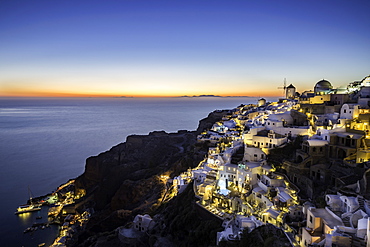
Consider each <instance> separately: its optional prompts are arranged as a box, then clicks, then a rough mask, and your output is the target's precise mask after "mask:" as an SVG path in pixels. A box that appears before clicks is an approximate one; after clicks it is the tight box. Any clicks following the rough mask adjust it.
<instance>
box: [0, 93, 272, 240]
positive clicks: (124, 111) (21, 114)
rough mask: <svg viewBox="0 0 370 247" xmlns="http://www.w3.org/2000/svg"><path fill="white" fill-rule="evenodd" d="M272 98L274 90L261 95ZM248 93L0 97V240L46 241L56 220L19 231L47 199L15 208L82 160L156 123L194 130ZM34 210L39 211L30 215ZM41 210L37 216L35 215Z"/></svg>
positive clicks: (76, 169) (63, 178) (70, 173)
mask: <svg viewBox="0 0 370 247" xmlns="http://www.w3.org/2000/svg"><path fill="white" fill-rule="evenodd" d="M265 99H267V100H268V101H276V98H267V97H266V98H265ZM257 100H258V98H255V97H179V98H125V97H122V98H0V182H1V183H0V185H1V186H0V198H1V201H0V215H1V217H0V219H1V222H0V246H7V247H12V246H17V247H20V246H38V245H39V244H41V243H45V246H49V245H51V244H52V243H53V241H54V239H55V237H56V236H57V234H58V231H59V229H58V226H56V225H53V226H51V227H49V228H45V229H39V230H37V231H34V232H32V233H23V231H24V230H25V229H26V228H27V227H30V226H31V225H32V224H33V223H40V222H46V221H47V210H48V208H47V207H45V206H44V207H43V208H42V210H41V211H38V212H33V213H27V214H22V215H15V214H14V212H15V210H16V208H17V207H18V206H19V205H21V204H25V203H26V202H27V199H28V198H29V195H30V193H29V192H31V193H32V195H33V196H34V197H36V196H41V195H45V194H48V193H50V192H52V191H55V190H56V188H57V187H58V186H59V185H61V184H63V183H65V182H67V181H68V180H69V179H72V178H76V177H78V176H79V175H80V174H82V173H83V171H84V167H85V160H86V158H88V157H90V156H95V155H98V154H99V153H101V152H104V151H107V150H109V149H110V148H111V147H113V146H115V145H117V144H119V143H122V142H125V140H126V137H127V136H129V135H133V134H138V135H146V134H148V133H149V132H152V131H155V130H164V131H166V132H177V131H178V130H196V128H197V126H198V122H199V120H200V119H203V118H205V117H207V115H208V114H209V113H210V112H212V111H214V110H221V109H233V108H235V107H237V106H239V105H240V104H251V103H252V104H256V103H257ZM36 217H38V219H36ZM40 217H42V218H41V219H40Z"/></svg>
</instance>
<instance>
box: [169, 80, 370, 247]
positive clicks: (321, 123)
mask: <svg viewBox="0 0 370 247" xmlns="http://www.w3.org/2000/svg"><path fill="white" fill-rule="evenodd" d="M284 89H285V90H286V91H285V93H286V94H285V98H284V99H280V100H279V101H278V102H274V103H266V100H265V99H260V100H259V101H258V103H257V105H241V106H239V107H237V108H235V109H233V110H230V111H228V112H227V114H225V115H224V117H223V118H222V120H221V121H219V122H216V123H214V125H213V126H212V127H211V128H210V129H209V130H205V131H204V132H203V133H201V134H200V135H199V136H198V137H197V139H198V142H200V143H207V144H208V146H209V150H208V154H207V156H206V157H205V159H204V160H203V161H201V162H200V164H199V165H198V167H196V168H195V169H192V170H189V171H187V172H186V173H184V174H182V175H180V176H178V177H175V178H174V179H173V185H174V186H175V187H176V188H178V191H179V193H181V191H182V190H183V188H184V187H185V186H186V185H187V184H189V182H190V180H193V181H194V183H193V185H194V192H195V194H196V196H197V198H198V199H199V201H198V205H199V206H200V207H203V208H204V209H206V210H208V211H209V212H210V213H212V214H214V215H215V217H219V218H220V219H222V220H223V222H224V223H223V227H224V231H222V232H219V233H218V234H217V243H219V242H220V241H233V240H237V239H240V236H241V234H242V232H243V230H247V231H252V230H253V229H255V228H256V227H258V226H261V225H263V224H266V223H270V224H273V225H275V226H276V227H279V228H281V229H282V230H283V231H284V232H285V234H286V236H287V238H288V239H289V241H290V243H291V244H292V245H294V246H302V247H307V246H328V247H329V246H367V247H370V220H369V215H370V163H369V162H370V134H369V125H370V76H368V77H366V78H364V79H363V80H362V81H357V82H353V83H350V84H349V85H348V86H347V87H340V88H337V89H334V88H333V86H332V85H331V83H330V82H328V81H327V80H321V81H319V82H317V83H316V85H315V87H314V90H309V91H305V92H303V93H301V94H299V93H297V92H296V90H295V87H294V86H293V85H289V86H288V87H285V88H284ZM298 137H299V138H298ZM294 140H301V143H300V145H301V146H300V148H298V149H297V148H295V149H294V151H292V152H293V153H292V154H291V156H292V157H293V158H290V159H287V160H282V161H281V164H279V166H280V167H279V168H280V169H279V171H280V172H277V170H276V167H275V166H274V165H276V164H274V165H272V164H270V163H269V162H268V161H267V156H268V155H269V153H270V152H271V150H272V149H276V148H283V147H284V146H287V145H288V146H289V143H290V142H292V143H293V141H294ZM282 171H285V172H282ZM318 195H319V196H321V198H324V199H322V203H321V207H319V206H318V205H319V203H318V200H317V199H318V198H317V196H318ZM314 203H316V204H314ZM315 205H316V207H315Z"/></svg>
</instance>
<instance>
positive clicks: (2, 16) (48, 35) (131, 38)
mask: <svg viewBox="0 0 370 247" xmlns="http://www.w3.org/2000/svg"><path fill="white" fill-rule="evenodd" d="M369 9H370V1H368V0H362V1H356V0H353V1H349V0H344V1H342V0H310V1H309V0H290V1H289V0H270V1H267V0H266V1H264V0H261V1H257V0H210V1H207V0H197V1H191V0H169V1H162V0H152V1H141V0H135V1H134V0H115V1H95V0H89V1H72V0H71V1H69V0H59V1H58V0H56V1H51V0H47V1H29V0H3V1H0V96H104V95H105V96H181V95H200V94H215V95H224V96H233V95H247V96H278V95H281V94H282V90H281V89H277V87H279V86H282V84H283V81H284V78H286V79H287V83H288V84H290V83H292V84H293V85H295V86H296V87H297V90H298V91H303V90H308V89H312V88H313V86H314V85H315V83H316V82H317V81H319V80H321V79H323V78H325V79H327V80H329V81H330V82H331V83H332V84H333V86H334V87H339V86H342V85H347V84H348V83H349V82H352V81H355V80H361V79H363V78H364V77H365V76H367V75H369V74H370V15H369Z"/></svg>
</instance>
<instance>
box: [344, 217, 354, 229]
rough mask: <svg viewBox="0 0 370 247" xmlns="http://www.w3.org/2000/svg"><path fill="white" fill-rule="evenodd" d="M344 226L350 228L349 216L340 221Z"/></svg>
mask: <svg viewBox="0 0 370 247" xmlns="http://www.w3.org/2000/svg"><path fill="white" fill-rule="evenodd" d="M342 221H343V224H344V226H347V227H352V226H351V223H350V222H349V221H350V216H346V217H344V218H343V219H342Z"/></svg>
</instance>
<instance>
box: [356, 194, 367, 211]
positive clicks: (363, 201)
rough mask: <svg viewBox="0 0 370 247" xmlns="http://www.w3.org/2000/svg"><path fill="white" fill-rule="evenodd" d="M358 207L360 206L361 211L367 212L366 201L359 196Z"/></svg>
mask: <svg viewBox="0 0 370 247" xmlns="http://www.w3.org/2000/svg"><path fill="white" fill-rule="evenodd" d="M357 201H358V205H359V206H360V207H359V209H361V210H362V211H364V212H366V210H365V199H364V198H363V197H362V196H357Z"/></svg>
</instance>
